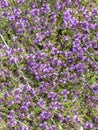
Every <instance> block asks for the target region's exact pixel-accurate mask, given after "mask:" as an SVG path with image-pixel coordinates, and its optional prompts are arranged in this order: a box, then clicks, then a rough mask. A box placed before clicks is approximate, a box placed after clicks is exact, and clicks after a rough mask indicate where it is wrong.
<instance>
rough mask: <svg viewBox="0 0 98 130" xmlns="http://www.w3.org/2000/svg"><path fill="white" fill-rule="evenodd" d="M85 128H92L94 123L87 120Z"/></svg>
mask: <svg viewBox="0 0 98 130" xmlns="http://www.w3.org/2000/svg"><path fill="white" fill-rule="evenodd" d="M84 128H85V129H92V128H93V124H92V123H91V122H88V121H87V122H86V123H85V126H84Z"/></svg>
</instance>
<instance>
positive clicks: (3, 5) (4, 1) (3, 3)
mask: <svg viewBox="0 0 98 130" xmlns="http://www.w3.org/2000/svg"><path fill="white" fill-rule="evenodd" d="M8 6H9V3H8V2H7V0H1V1H0V7H1V8H6V7H8Z"/></svg>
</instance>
